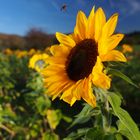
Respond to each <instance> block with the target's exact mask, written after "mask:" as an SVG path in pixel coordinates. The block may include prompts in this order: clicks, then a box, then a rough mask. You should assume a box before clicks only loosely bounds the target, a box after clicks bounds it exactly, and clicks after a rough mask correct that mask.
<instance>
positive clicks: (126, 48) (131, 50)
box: [122, 44, 133, 53]
mask: <svg viewBox="0 0 140 140" xmlns="http://www.w3.org/2000/svg"><path fill="white" fill-rule="evenodd" d="M122 49H123V50H122V52H123V53H127V52H129V53H132V52H133V48H132V46H130V45H128V44H123V45H122Z"/></svg>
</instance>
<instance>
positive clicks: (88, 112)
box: [69, 104, 99, 128]
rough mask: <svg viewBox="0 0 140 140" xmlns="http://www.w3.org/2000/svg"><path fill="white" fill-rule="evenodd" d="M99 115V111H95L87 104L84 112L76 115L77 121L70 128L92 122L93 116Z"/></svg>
mask: <svg viewBox="0 0 140 140" xmlns="http://www.w3.org/2000/svg"><path fill="white" fill-rule="evenodd" d="M97 114H99V110H97V109H93V108H92V107H91V106H90V105H88V104H85V106H84V108H83V109H82V111H81V112H80V113H79V114H78V115H76V116H75V117H76V119H75V120H74V121H73V123H72V124H71V125H70V127H69V128H71V127H73V126H74V125H76V124H83V123H85V122H87V121H89V120H90V118H91V116H95V115H97Z"/></svg>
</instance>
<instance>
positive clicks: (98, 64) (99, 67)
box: [92, 56, 103, 74]
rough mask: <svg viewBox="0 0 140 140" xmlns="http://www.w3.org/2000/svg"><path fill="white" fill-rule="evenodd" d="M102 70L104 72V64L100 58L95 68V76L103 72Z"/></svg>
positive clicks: (93, 71)
mask: <svg viewBox="0 0 140 140" xmlns="http://www.w3.org/2000/svg"><path fill="white" fill-rule="evenodd" d="M102 70H103V64H102V62H101V59H100V57H99V56H98V57H97V61H96V64H95V65H94V67H93V70H92V73H93V74H94V73H98V72H102Z"/></svg>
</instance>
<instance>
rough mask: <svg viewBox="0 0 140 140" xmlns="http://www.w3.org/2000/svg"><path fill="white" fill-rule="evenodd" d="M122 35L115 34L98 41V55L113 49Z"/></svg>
mask: <svg viewBox="0 0 140 140" xmlns="http://www.w3.org/2000/svg"><path fill="white" fill-rule="evenodd" d="M123 37H124V35H123V34H115V35H112V36H110V37H109V38H107V39H105V40H102V41H100V42H99V43H98V52H99V56H100V55H103V54H106V53H108V51H111V50H113V49H114V48H115V47H116V46H117V45H118V44H119V42H120V41H121V40H122V39H123Z"/></svg>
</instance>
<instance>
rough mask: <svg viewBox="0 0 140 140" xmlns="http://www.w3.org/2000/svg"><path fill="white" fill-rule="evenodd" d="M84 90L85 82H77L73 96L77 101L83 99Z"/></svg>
mask: <svg viewBox="0 0 140 140" xmlns="http://www.w3.org/2000/svg"><path fill="white" fill-rule="evenodd" d="M82 88H83V80H79V81H78V82H76V84H75V87H74V88H73V89H72V93H73V96H75V97H76V99H77V100H80V99H81V95H82V92H83V91H82Z"/></svg>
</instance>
